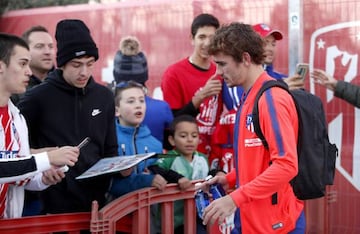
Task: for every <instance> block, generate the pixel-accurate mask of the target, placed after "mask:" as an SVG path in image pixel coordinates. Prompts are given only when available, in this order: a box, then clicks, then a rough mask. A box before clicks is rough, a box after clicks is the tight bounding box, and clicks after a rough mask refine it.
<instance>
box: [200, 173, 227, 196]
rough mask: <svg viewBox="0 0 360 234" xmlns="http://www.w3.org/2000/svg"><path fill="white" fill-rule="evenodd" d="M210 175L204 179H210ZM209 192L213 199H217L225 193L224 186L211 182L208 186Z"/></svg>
mask: <svg viewBox="0 0 360 234" xmlns="http://www.w3.org/2000/svg"><path fill="white" fill-rule="evenodd" d="M211 178H212V176H211V175H209V176H207V177H206V178H205V180H206V181H208V180H211ZM209 191H210V193H211V194H212V197H213V199H214V200H215V199H218V198H221V197H223V196H225V195H226V193H225V190H224V188H223V187H222V186H221V184H218V183H216V184H212V185H210V188H209Z"/></svg>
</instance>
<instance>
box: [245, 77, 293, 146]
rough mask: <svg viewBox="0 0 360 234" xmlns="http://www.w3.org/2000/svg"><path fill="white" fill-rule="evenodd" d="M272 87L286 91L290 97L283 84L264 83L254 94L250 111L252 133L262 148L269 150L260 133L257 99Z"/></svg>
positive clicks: (273, 81)
mask: <svg viewBox="0 0 360 234" xmlns="http://www.w3.org/2000/svg"><path fill="white" fill-rule="evenodd" d="M272 87H279V88H282V89H284V90H286V91H287V92H288V93H289V94H290V95H291V93H290V91H289V88H288V86H287V85H286V84H285V83H284V82H283V81H278V80H269V81H266V82H264V84H263V85H262V86H261V88H260V90H259V92H258V93H257V94H256V97H255V102H254V107H253V110H252V121H253V124H254V131H255V133H256V135H257V136H258V137H259V138H260V140H261V142H262V143H263V145H264V147H265V148H266V149H268V148H269V145H268V143H267V141H266V139H265V137H264V134H263V132H262V131H261V128H260V121H259V99H260V97H261V95H262V94H263V93H264V92H265V91H266V90H268V89H270V88H272Z"/></svg>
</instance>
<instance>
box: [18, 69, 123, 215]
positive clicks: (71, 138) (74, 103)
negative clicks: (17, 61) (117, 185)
mask: <svg viewBox="0 0 360 234" xmlns="http://www.w3.org/2000/svg"><path fill="white" fill-rule="evenodd" d="M18 106H19V109H20V111H21V112H22V114H23V115H24V116H25V119H26V121H27V124H28V127H29V134H30V146H31V148H43V147H52V146H64V145H72V146H76V145H78V144H79V143H80V142H81V141H82V140H83V139H84V138H85V137H90V138H91V141H90V143H89V144H88V145H86V146H85V147H83V148H82V149H81V151H80V156H79V161H78V162H77V163H76V165H75V166H74V167H72V168H70V170H69V171H68V172H66V177H65V178H64V179H63V180H62V182H61V183H59V184H56V185H53V186H50V187H49V188H48V189H47V190H45V191H44V192H42V194H41V197H42V198H43V202H44V204H43V205H44V212H46V213H62V212H79V211H90V210H91V202H92V201H93V200H97V201H98V202H99V204H100V206H101V205H102V204H103V203H104V195H105V192H106V190H107V188H108V185H109V178H108V177H95V178H94V179H87V180H76V179H75V177H77V176H79V175H80V174H81V173H83V172H84V171H85V170H87V169H88V168H89V167H90V166H92V165H93V164H94V163H95V162H97V161H98V160H99V159H101V158H103V157H108V156H115V155H117V139H116V133H115V124H114V123H115V119H114V118H115V113H114V112H115V107H114V98H113V95H112V93H111V91H110V90H108V89H107V88H106V87H105V86H102V85H100V84H97V83H96V82H95V81H94V80H93V78H90V80H89V82H88V84H87V85H86V87H85V88H83V89H79V88H76V87H74V86H71V85H69V84H68V83H67V82H65V80H64V78H63V76H62V71H61V70H59V69H57V70H55V71H54V72H52V73H50V74H49V76H48V77H47V79H45V81H44V82H42V84H40V85H38V86H36V87H34V88H32V89H31V90H29V91H28V92H26V95H25V96H24V97H23V98H22V99H21V100H20V103H19V105H18Z"/></svg>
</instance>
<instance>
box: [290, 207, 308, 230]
mask: <svg viewBox="0 0 360 234" xmlns="http://www.w3.org/2000/svg"><path fill="white" fill-rule="evenodd" d="M305 231H306V219H305V213H304V211H302V212H301V214H300V217H299V218H298V220H297V221H296V226H295V229H294V230H292V231H291V232H289V234H304V233H305Z"/></svg>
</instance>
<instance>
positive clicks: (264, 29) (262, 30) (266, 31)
mask: <svg viewBox="0 0 360 234" xmlns="http://www.w3.org/2000/svg"><path fill="white" fill-rule="evenodd" d="M253 29H254V30H255V32H257V33H259V35H260V36H261V37H267V36H269V35H271V34H272V35H273V36H274V38H275V40H278V41H279V40H281V39H282V38H283V35H282V33H281V32H280V31H279V30H275V29H271V28H270V27H269V25H267V24H264V23H261V24H255V25H253Z"/></svg>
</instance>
